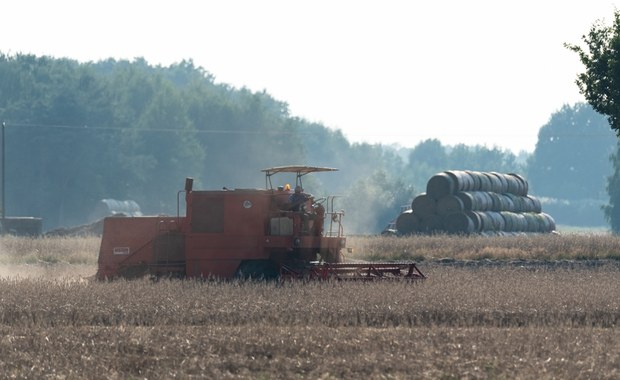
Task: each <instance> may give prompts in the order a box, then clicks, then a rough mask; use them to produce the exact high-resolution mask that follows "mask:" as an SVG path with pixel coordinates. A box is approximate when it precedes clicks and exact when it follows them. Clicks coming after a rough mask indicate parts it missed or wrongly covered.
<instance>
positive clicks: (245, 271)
mask: <svg viewBox="0 0 620 380" xmlns="http://www.w3.org/2000/svg"><path fill="white" fill-rule="evenodd" d="M279 275H280V271H279V270H278V266H277V265H276V264H275V263H274V262H273V261H271V260H245V261H242V262H241V264H239V267H238V268H237V271H236V272H235V278H239V279H243V280H275V279H276V278H278V276H279Z"/></svg>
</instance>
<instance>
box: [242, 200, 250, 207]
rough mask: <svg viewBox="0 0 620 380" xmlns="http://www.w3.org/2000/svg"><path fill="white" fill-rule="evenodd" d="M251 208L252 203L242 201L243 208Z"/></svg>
mask: <svg viewBox="0 0 620 380" xmlns="http://www.w3.org/2000/svg"><path fill="white" fill-rule="evenodd" d="M251 207H252V202H250V201H243V208H251Z"/></svg>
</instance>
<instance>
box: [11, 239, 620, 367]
mask: <svg viewBox="0 0 620 380" xmlns="http://www.w3.org/2000/svg"><path fill="white" fill-rule="evenodd" d="M549 237H550V238H551V239H550V240H548V241H545V240H535V241H534V242H532V243H531V244H535V246H536V247H538V251H536V252H535V253H533V255H532V257H531V258H527V257H526V256H522V255H525V252H527V250H528V249H530V248H529V247H530V246H528V245H527V244H530V243H529V242H523V241H517V240H513V241H510V242H507V241H506V240H501V239H500V240H495V239H491V240H493V241H491V240H487V241H480V240H477V239H469V238H460V239H458V238H455V240H452V239H445V238H437V239H430V240H425V239H418V240H416V239H413V238H411V239H401V240H394V239H392V238H370V237H355V238H351V239H350V240H349V242H350V245H351V246H352V247H353V250H352V252H351V253H349V256H351V258H354V259H385V260H387V259H399V260H401V259H410V258H416V257H417V259H416V260H419V267H420V269H422V270H423V271H424V272H425V274H427V275H428V279H427V280H424V281H421V282H413V283H332V282H322V283H321V282H317V283H300V282H293V283H254V282H235V281H232V282H221V281H194V280H188V281H180V280H160V281H152V280H149V279H140V280H135V281H112V282H98V281H94V280H92V278H91V276H92V275H93V274H94V271H95V270H96V255H97V249H98V238H74V239H68V238H53V239H52V238H46V239H24V238H15V237H3V238H1V239H0V248H1V249H2V251H1V253H0V262H1V263H2V264H1V265H0V267H2V268H3V269H2V272H1V273H0V289H1V290H2V293H1V295H0V330H1V335H0V336H1V338H0V371H1V372H0V373H2V374H3V377H5V378H11V377H16V378H88V379H97V378H101V379H103V378H112V379H125V378H149V379H154V378H231V379H232V378H259V379H260V378H265V379H271V378H286V379H288V378H319V379H337V378H338V379H339V378H351V379H353V378H355V379H357V378H361V377H365V378H373V379H374V378H376V379H385V378H388V379H390V378H394V379H401V378H403V379H404V378H433V379H434V378H526V379H533V378H536V379H539V378H549V379H552V378H601V379H605V378H607V379H614V378H618V377H620V329H619V324H620V266H619V265H618V260H616V259H615V258H614V257H616V256H617V253H618V252H620V250H617V247H618V242H617V238H614V237H611V236H601V237H594V236H587V237H577V236H568V237H567V240H568V241H567V242H563V241H559V240H555V239H556V238H557V237H551V236H549ZM382 246H383V248H382ZM493 246H496V247H497V251H494V250H493V249H492V248H493ZM579 247H580V248H579ZM457 248H460V249H457ZM405 252H408V253H405ZM614 255H616V256H614ZM446 258H450V259H453V260H459V261H461V260H464V261H469V260H473V261H477V262H483V263H484V262H487V261H493V262H496V261H499V262H513V261H515V260H516V261H517V262H522V263H523V265H476V266H456V265H451V263H452V261H451V260H447V263H446V260H445V259H446ZM525 259H528V260H529V259H531V260H533V261H535V262H537V264H536V265H527V261H522V260H525ZM556 260H560V261H565V260H569V261H571V262H573V265H570V266H554V265H546V264H545V263H551V262H554V261H556ZM593 262H594V263H596V264H592V263H593ZM541 263H542V264H541Z"/></svg>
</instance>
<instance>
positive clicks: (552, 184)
mask: <svg viewBox="0 0 620 380" xmlns="http://www.w3.org/2000/svg"><path fill="white" fill-rule="evenodd" d="M584 141H585V142H587V144H584ZM614 148H615V142H614V134H613V132H612V131H611V130H610V129H609V126H608V125H607V122H606V121H605V117H604V116H603V115H601V114H599V113H597V112H595V111H594V110H593V109H592V107H590V106H589V105H587V104H585V103H578V104H575V105H574V106H569V105H565V106H563V107H562V108H561V109H560V110H559V111H557V112H555V113H554V114H553V115H551V118H550V119H549V121H548V122H547V124H545V125H544V126H543V127H542V128H541V129H540V131H539V132H538V142H537V143H536V149H535V150H534V153H533V154H532V155H531V156H530V158H529V161H528V172H527V178H528V180H529V183H530V187H531V190H532V192H533V193H534V194H536V195H539V196H546V197H551V198H561V199H569V200H576V199H604V198H605V180H606V177H607V176H608V175H609V174H610V173H611V163H610V162H609V158H610V156H611V154H612V153H613V151H614ZM559 183H561V184H562V186H558V184H559Z"/></svg>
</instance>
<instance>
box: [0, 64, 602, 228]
mask: <svg viewBox="0 0 620 380" xmlns="http://www.w3.org/2000/svg"><path fill="white" fill-rule="evenodd" d="M601 120H602V119H601V116H600V115H599V114H597V113H596V112H594V111H593V110H592V109H591V108H590V107H589V106H587V105H584V104H578V105H575V106H566V107H564V108H563V109H561V110H559V111H558V112H557V113H555V114H554V115H553V116H552V117H551V119H550V121H549V123H548V124H547V125H545V126H543V128H541V132H540V134H539V142H538V144H537V147H536V150H535V152H534V153H532V154H531V155H519V156H516V155H515V154H514V153H512V152H510V151H507V150H502V149H499V148H495V147H493V148H489V147H486V146H466V145H456V146H444V145H442V144H441V142H439V141H438V140H434V139H431V140H427V141H423V142H421V143H419V144H417V145H416V146H415V147H414V148H409V149H406V148H399V147H392V146H384V145H380V144H366V143H350V142H349V141H348V140H347V139H346V138H345V136H344V135H343V134H342V132H341V131H339V130H332V129H329V128H327V127H326V126H324V125H322V124H319V123H312V122H309V121H307V120H305V119H302V118H299V117H295V116H292V115H291V114H290V113H289V109H288V105H287V104H286V103H285V102H283V101H280V100H277V99H274V98H273V97H272V96H270V95H269V94H268V93H267V92H265V91H262V92H253V91H250V90H248V89H247V88H235V87H232V86H229V85H227V84H222V83H216V81H215V77H214V76H213V75H212V74H211V73H209V72H208V71H206V70H205V69H203V68H201V67H197V66H195V65H194V63H193V62H192V61H189V60H187V61H182V62H180V63H177V64H173V65H170V66H167V67H163V66H153V65H150V64H149V63H148V62H146V61H145V60H143V59H135V60H133V61H125V60H120V61H117V60H113V59H108V60H104V61H99V62H87V63H80V62H77V61H74V60H71V59H57V58H51V57H45V56H44V57H37V56H33V55H22V54H17V55H5V54H0V121H4V122H5V123H6V130H5V137H6V141H5V143H6V152H5V153H6V173H5V177H6V184H5V188H6V194H5V198H6V210H5V211H6V215H7V216H37V217H42V218H43V219H44V227H45V228H46V229H51V228H55V227H60V226H71V225H76V224H81V223H86V222H89V220H88V219H89V213H90V211H91V210H92V209H93V208H94V206H95V205H96V204H97V202H98V201H99V200H101V199H104V198H113V199H120V200H124V199H132V200H135V201H136V202H138V204H140V205H141V207H142V210H143V212H144V213H146V214H162V213H164V214H175V213H176V210H177V198H176V194H177V192H178V190H180V189H181V188H182V187H183V180H184V178H185V177H193V178H194V179H195V188H199V189H219V188H222V187H224V186H226V187H229V188H251V187H264V186H265V182H264V177H263V176H262V173H260V169H264V168H267V167H271V166H279V165H289V164H308V165H316V166H330V167H336V168H339V169H340V171H339V172H337V173H335V174H334V173H332V174H320V175H316V176H314V177H312V178H308V180H307V181H306V183H305V185H306V188H307V189H308V190H310V191H311V192H313V193H317V194H321V193H324V194H327V193H330V194H342V195H343V198H342V200H341V203H342V204H341V206H342V207H343V208H344V209H345V210H346V211H347V225H348V226H350V228H348V232H354V233H369V232H378V231H380V230H381V229H382V228H383V227H384V226H385V225H386V224H387V223H388V222H389V221H390V220H391V219H393V218H394V217H395V216H396V215H397V214H398V212H399V210H400V207H401V206H402V205H406V204H408V203H410V202H411V199H412V198H413V197H414V196H415V195H416V194H418V193H420V192H423V191H424V190H425V183H426V181H427V180H428V178H430V176H432V175H433V174H434V173H436V172H438V171H443V170H448V169H470V170H482V171H498V172H518V173H524V174H526V175H528V176H529V177H530V182H531V185H532V187H533V188H534V189H536V190H539V191H540V192H541V193H543V194H544V195H546V196H549V197H555V198H562V199H565V198H568V199H582V198H596V199H601V198H604V188H605V180H606V176H607V175H609V173H610V172H611V169H610V168H611V166H610V162H609V161H608V159H607V156H608V155H609V154H610V153H611V150H610V148H609V144H610V143H611V144H612V145H613V144H614V142H613V138H609V136H607V135H604V136H602V137H601V138H600V139H598V138H597V139H596V141H594V140H589V141H590V142H591V143H592V144H591V145H589V146H587V147H584V146H583V145H584V144H579V142H578V141H573V142H572V143H571V144H573V145H574V147H572V148H571V150H567V149H566V147H567V145H566V144H565V141H567V143H569V142H570V135H571V134H575V133H582V132H581V131H582V130H581V129H579V128H583V131H586V130H587V131H589V132H590V133H592V131H593V130H594V129H596V128H600V127H601V126H604V122H601ZM603 121H604V120H603ZM498 123H501V121H498ZM602 129H603V130H604V131H607V130H608V128H604V127H603V128H602ZM596 133H598V132H596ZM550 136H551V137H550ZM580 145H581V146H580ZM574 149H579V154H575V153H574V152H575V151H574ZM606 155H607V156H606ZM571 173H572V174H574V175H575V177H574V179H575V181H572V180H571V182H570V186H562V187H561V189H560V187H559V186H557V185H554V183H555V184H557V183H558V182H557V181H559V178H561V179H562V180H564V179H565V178H567V177H568V178H569V177H570V174H571ZM564 176H566V177H564ZM584 176H586V177H584ZM586 178H587V180H584V179H586Z"/></svg>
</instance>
